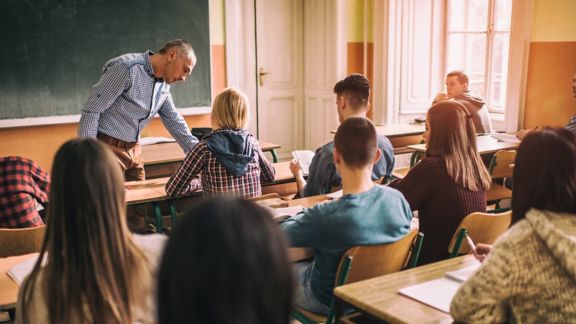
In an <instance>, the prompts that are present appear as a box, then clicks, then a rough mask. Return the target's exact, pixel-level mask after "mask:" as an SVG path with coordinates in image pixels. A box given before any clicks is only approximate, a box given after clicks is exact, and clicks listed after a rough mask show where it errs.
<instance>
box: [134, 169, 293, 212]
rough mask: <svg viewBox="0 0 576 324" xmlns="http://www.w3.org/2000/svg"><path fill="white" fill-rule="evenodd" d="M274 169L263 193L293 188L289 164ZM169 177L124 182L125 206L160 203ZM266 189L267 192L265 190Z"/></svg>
mask: <svg viewBox="0 0 576 324" xmlns="http://www.w3.org/2000/svg"><path fill="white" fill-rule="evenodd" d="M274 168H275V169H276V176H275V177H274V182H273V183H272V184H268V185H263V186H262V187H263V189H262V190H263V191H265V192H264V193H267V192H269V191H270V190H273V189H272V188H270V187H274V186H276V185H281V184H289V185H293V186H295V183H294V176H293V175H292V172H290V162H289V161H286V162H278V163H274ZM168 179H169V177H164V178H158V179H151V180H143V181H130V182H125V183H124V186H125V188H126V204H127V205H134V204H143V203H148V202H154V201H161V200H164V199H166V189H165V187H166V183H167V182H168ZM265 188H266V189H268V190H265Z"/></svg>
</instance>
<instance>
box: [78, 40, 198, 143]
mask: <svg viewBox="0 0 576 324" xmlns="http://www.w3.org/2000/svg"><path fill="white" fill-rule="evenodd" d="M152 54H153V53H152V52H151V51H147V52H145V53H137V54H124V55H122V56H119V57H117V58H114V59H112V60H110V61H108V62H107V63H106V64H104V69H103V70H104V72H103V74H102V77H100V80H99V81H98V83H96V84H95V85H94V87H92V91H91V92H90V96H89V97H88V100H86V103H85V104H84V107H83V108H82V117H81V118H80V125H79V128H78V136H80V137H92V138H95V137H96V134H97V133H98V132H100V133H104V134H106V135H108V136H112V137H114V138H117V139H120V140H123V141H124V142H132V143H133V142H138V139H139V138H140V131H141V130H142V129H143V128H144V127H145V126H146V125H147V124H148V123H149V122H150V121H151V120H152V119H153V118H154V116H156V114H157V113H158V114H159V115H160V118H161V119H162V123H164V126H165V127H166V128H167V129H168V131H169V132H170V134H172V136H173V137H174V138H175V139H176V141H177V142H178V144H180V146H181V147H182V149H184V151H185V152H186V153H188V152H190V150H192V147H194V145H195V144H196V143H198V139H197V138H196V137H194V136H192V134H191V133H190V129H188V125H187V124H186V122H185V121H184V118H183V117H182V116H181V115H180V113H179V112H178V111H176V107H175V106H174V102H173V101H172V95H171V94H170V85H169V84H167V83H166V82H164V81H162V80H158V79H156V78H154V70H153V69H152V65H151V64H150V55H152Z"/></svg>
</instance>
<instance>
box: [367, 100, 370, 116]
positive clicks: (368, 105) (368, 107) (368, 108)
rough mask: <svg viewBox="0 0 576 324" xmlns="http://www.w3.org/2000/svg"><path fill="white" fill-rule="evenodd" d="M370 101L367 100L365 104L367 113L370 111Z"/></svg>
mask: <svg viewBox="0 0 576 324" xmlns="http://www.w3.org/2000/svg"><path fill="white" fill-rule="evenodd" d="M370 108H371V106H370V101H368V103H367V104H366V113H368V112H369V111H370Z"/></svg>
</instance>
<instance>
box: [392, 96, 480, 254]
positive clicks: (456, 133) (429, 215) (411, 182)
mask: <svg viewBox="0 0 576 324" xmlns="http://www.w3.org/2000/svg"><path fill="white" fill-rule="evenodd" d="M426 124H427V128H428V130H427V132H426V133H425V134H424V138H425V139H426V145H427V146H426V157H425V158H424V159H423V160H422V161H420V163H418V164H417V165H416V166H415V167H414V168H412V169H411V170H410V172H408V174H407V175H406V177H405V178H404V179H402V180H400V181H397V182H394V183H392V184H391V185H390V186H391V187H393V188H396V189H398V190H400V192H402V193H403V194H404V196H405V197H406V200H408V203H409V204H410V207H411V208H412V210H418V215H419V222H420V230H421V231H422V232H423V233H424V235H426V240H425V243H424V245H423V246H422V252H421V254H420V263H421V264H426V263H431V262H436V261H440V260H442V259H446V258H448V252H447V249H448V243H449V242H450V239H451V238H452V235H453V234H454V231H455V230H456V228H457V227H458V225H459V224H460V221H461V220H462V218H464V217H465V216H466V215H468V214H470V213H473V212H484V211H486V190H488V188H489V187H490V181H491V179H490V174H489V173H488V170H486V167H485V166H484V164H483V163H482V159H481V158H480V155H479V154H478V149H477V147H476V130H475V128H474V122H473V120H472V115H471V114H470V112H468V110H467V109H466V108H465V107H464V106H463V105H462V104H461V103H459V102H456V101H441V102H439V103H437V104H435V105H434V106H432V108H430V110H428V114H427V118H426Z"/></svg>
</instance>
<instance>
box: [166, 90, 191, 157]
mask: <svg viewBox="0 0 576 324" xmlns="http://www.w3.org/2000/svg"><path fill="white" fill-rule="evenodd" d="M158 114H159V115H160V118H161V119H162V123H163V124H164V127H166V129H167V130H168V131H169V132H170V134H171V135H172V137H174V139H176V142H178V144H179V145H180V147H181V148H182V149H183V150H184V152H185V153H186V154H188V153H189V152H190V151H192V148H193V147H194V146H195V145H196V144H198V139H197V138H196V137H195V136H193V135H192V133H191V132H190V129H189V128H188V125H187V124H186V121H185V120H184V117H182V115H180V113H179V112H178V111H176V107H175V106H174V101H172V94H170V93H168V98H166V101H164V103H163V104H162V107H160V110H159V111H158Z"/></svg>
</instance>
